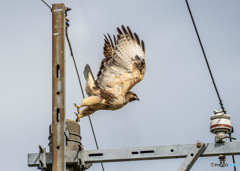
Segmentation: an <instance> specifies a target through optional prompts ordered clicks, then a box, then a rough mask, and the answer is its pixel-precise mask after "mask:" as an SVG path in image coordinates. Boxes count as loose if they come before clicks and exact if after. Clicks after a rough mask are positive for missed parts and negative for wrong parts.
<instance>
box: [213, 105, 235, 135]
mask: <svg viewBox="0 0 240 171" xmlns="http://www.w3.org/2000/svg"><path fill="white" fill-rule="evenodd" d="M214 113H215V115H213V116H212V117H211V123H210V131H211V132H212V133H213V134H219V133H225V134H228V133H230V132H231V131H232V125H231V121H230V116H229V115H227V114H225V113H224V112H223V111H219V112H218V111H217V110H214Z"/></svg>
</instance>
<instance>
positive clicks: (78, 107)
mask: <svg viewBox="0 0 240 171" xmlns="http://www.w3.org/2000/svg"><path fill="white" fill-rule="evenodd" d="M74 106H75V107H76V108H77V112H78V113H79V109H80V108H81V107H83V106H82V105H81V106H77V105H76V104H75V103H74Z"/></svg>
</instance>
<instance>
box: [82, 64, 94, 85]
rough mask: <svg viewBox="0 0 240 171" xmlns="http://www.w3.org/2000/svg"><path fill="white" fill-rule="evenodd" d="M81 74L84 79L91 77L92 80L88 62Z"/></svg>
mask: <svg viewBox="0 0 240 171" xmlns="http://www.w3.org/2000/svg"><path fill="white" fill-rule="evenodd" d="M83 74H84V77H85V80H86V81H87V80H88V79H89V77H91V78H90V79H92V80H94V77H93V73H92V70H91V68H90V66H89V65H88V64H87V65H86V66H85V69H84V72H83Z"/></svg>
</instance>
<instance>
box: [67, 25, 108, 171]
mask: <svg viewBox="0 0 240 171" xmlns="http://www.w3.org/2000/svg"><path fill="white" fill-rule="evenodd" d="M66 38H67V41H68V45H69V49H70V52H71V56H72V59H73V63H74V66H75V70H76V73H77V76H78V81H79V85H80V88H81V91H82V96H83V98H85V95H84V92H83V88H82V83H81V79H80V76H79V73H78V69H77V65H76V61H75V58H74V55H73V50H72V46H71V43H70V40H69V37H68V26H66ZM88 119H89V122H90V125H91V128H92V133H93V137H94V140H95V144H96V147H97V149H98V150H99V147H98V143H97V138H96V135H95V132H94V128H93V124H92V120H91V117H90V116H88ZM101 166H102V170H103V171H104V167H103V163H102V162H101Z"/></svg>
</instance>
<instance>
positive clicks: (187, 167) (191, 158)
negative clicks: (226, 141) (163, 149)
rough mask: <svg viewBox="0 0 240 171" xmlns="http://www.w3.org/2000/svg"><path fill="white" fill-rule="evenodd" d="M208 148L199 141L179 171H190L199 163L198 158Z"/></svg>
mask: <svg viewBox="0 0 240 171" xmlns="http://www.w3.org/2000/svg"><path fill="white" fill-rule="evenodd" d="M205 148H206V146H205V144H204V143H203V142H201V141H198V142H197V144H196V145H195V146H194V147H193V148H192V150H191V151H190V152H189V153H188V155H187V157H186V158H185V160H184V161H183V163H182V164H181V166H180V167H179V169H178V171H189V170H190V169H191V168H192V166H193V165H194V163H195V162H196V161H197V159H198V157H200V155H201V154H202V153H203V151H204V150H205Z"/></svg>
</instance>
